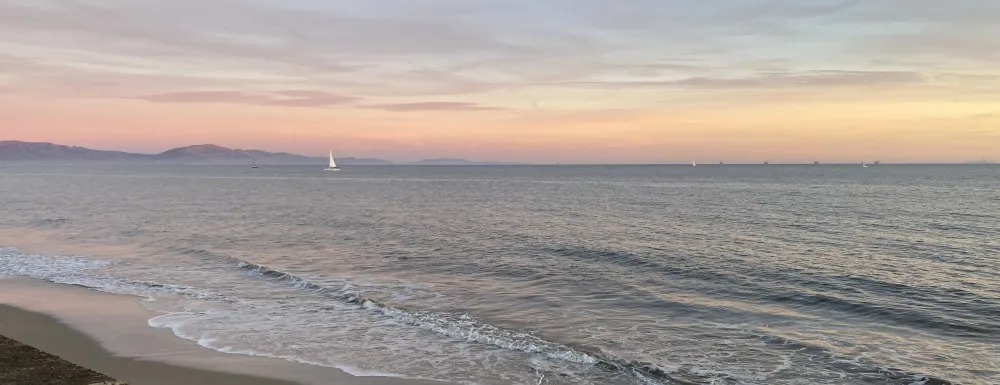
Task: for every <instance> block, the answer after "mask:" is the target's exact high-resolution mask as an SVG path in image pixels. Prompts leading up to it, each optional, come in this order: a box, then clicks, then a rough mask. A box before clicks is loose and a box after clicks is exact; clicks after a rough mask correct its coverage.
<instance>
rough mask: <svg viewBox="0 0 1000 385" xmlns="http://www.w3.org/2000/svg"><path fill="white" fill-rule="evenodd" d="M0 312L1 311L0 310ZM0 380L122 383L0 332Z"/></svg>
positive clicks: (55, 384)
mask: <svg viewBox="0 0 1000 385" xmlns="http://www.w3.org/2000/svg"><path fill="white" fill-rule="evenodd" d="M0 312H3V311H2V310H0ZM0 383H2V384H7V385H18V384H25V385H28V384H31V385H126V384H125V383H123V382H118V381H116V380H115V379H113V378H111V377H108V376H105V375H103V374H100V373H97V372H95V371H93V370H90V369H87V368H84V367H81V366H79V365H76V364H73V363H71V362H69V361H66V360H64V359H62V358H59V357H56V356H53V355H51V354H48V353H45V352H43V351H41V350H38V349H35V348H33V347H31V346H28V345H25V344H22V343H20V342H18V341H15V340H12V339H10V338H7V337H5V336H3V335H0Z"/></svg>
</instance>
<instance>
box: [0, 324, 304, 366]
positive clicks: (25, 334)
mask: <svg viewBox="0 0 1000 385" xmlns="http://www.w3.org/2000/svg"><path fill="white" fill-rule="evenodd" d="M0 334H2V335H4V336H8V337H12V338H16V339H17V340H19V341H23V342H25V343H27V344H30V345H31V346H33V347H36V348H38V349H41V350H43V351H45V352H49V353H51V354H55V355H58V356H60V357H63V358H65V359H67V360H69V361H70V362H73V363H75V364H77V365H80V366H82V367H85V368H90V369H93V370H96V371H99V372H102V373H114V376H115V377H116V378H118V379H121V380H123V381H126V382H128V383H130V384H133V385H144V384H149V385H161V384H162V385H171V384H204V385H209V384H247V385H295V383H294V382H290V381H281V380H277V379H268V378H258V377H251V376H245V375H239V374H230V373H221V372H212V371H206V370H198V369H191V368H185V367H181V366H174V365H169V364H164V363H159V362H153V361H143V360H137V359H131V358H123V357H117V356H115V355H112V354H111V353H110V352H108V351H107V350H105V349H104V348H102V347H101V344H100V343H98V342H97V341H96V340H94V339H93V338H91V337H90V336H87V335H86V334H83V333H80V332H78V331H76V330H73V329H72V328H70V327H69V326H66V325H65V324H63V323H61V322H59V321H57V320H56V319H54V318H52V317H50V316H47V315H45V314H41V313H34V312H30V311H26V310H22V309H19V308H16V307H11V306H6V305H0ZM46 358H47V357H45V356H39V357H36V358H35V359H34V360H33V361H35V362H36V363H39V364H43V363H44V361H45V360H46ZM50 367H51V370H44V369H43V370H36V371H35V372H36V375H35V376H34V378H31V380H32V381H26V382H23V383H24V384H46V383H49V384H94V383H101V382H107V381H111V380H112V379H111V378H110V377H100V376H99V375H96V373H94V374H95V376H92V377H93V378H92V379H93V381H90V380H87V379H85V378H73V377H74V376H82V375H86V374H87V373H85V372H84V373H77V372H83V371H79V370H73V368H72V367H70V366H67V365H65V364H62V363H61V362H56V363H55V364H54V365H51V366H50ZM60 379H62V381H63V382H60ZM47 381H48V382H47ZM87 381H89V382H87ZM3 383H5V384H6V383H8V382H6V381H4V382H3ZM10 383H17V382H14V381H11V382H10Z"/></svg>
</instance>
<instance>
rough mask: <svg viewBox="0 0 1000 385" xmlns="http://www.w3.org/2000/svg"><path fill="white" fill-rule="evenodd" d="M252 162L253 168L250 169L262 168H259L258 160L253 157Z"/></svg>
mask: <svg viewBox="0 0 1000 385" xmlns="http://www.w3.org/2000/svg"><path fill="white" fill-rule="evenodd" d="M250 161H251V162H253V166H251V167H250V168H260V167H257V159H254V158H253V157H251V158H250Z"/></svg>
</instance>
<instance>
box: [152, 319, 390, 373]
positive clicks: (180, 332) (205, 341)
mask: <svg viewBox="0 0 1000 385" xmlns="http://www.w3.org/2000/svg"><path fill="white" fill-rule="evenodd" d="M212 317H213V315H212V314H211V313H210V312H204V313H192V312H176V313H168V314H164V315H161V316H157V317H153V318H150V319H149V321H148V323H149V326H151V327H154V328H163V329H170V330H171V331H173V333H174V335H176V336H177V337H180V338H183V339H186V340H189V341H194V342H196V343H197V344H198V345H199V346H201V347H204V348H208V349H212V350H215V351H218V352H222V353H228V354H241V355H247V356H259V357H268V358H277V359H282V360H285V361H290V362H296V363H300V364H306V365H313V366H322V367H328V368H336V369H340V370H343V371H344V372H345V373H347V374H350V375H352V376H355V377H396V378H407V377H406V376H404V375H402V374H398V373H389V372H382V371H374V370H365V369H361V368H359V367H357V366H353V365H347V364H333V365H331V364H328V363H323V362H317V361H313V360H307V359H303V358H302V357H297V356H292V355H282V354H272V353H268V352H262V351H257V350H252V349H242V348H237V347H233V346H227V345H225V344H224V343H223V342H222V340H221V339H219V338H214V337H209V336H207V335H201V334H197V333H190V332H188V331H187V330H186V329H185V326H187V325H189V324H192V323H195V322H198V321H202V320H206V319H211V318H212Z"/></svg>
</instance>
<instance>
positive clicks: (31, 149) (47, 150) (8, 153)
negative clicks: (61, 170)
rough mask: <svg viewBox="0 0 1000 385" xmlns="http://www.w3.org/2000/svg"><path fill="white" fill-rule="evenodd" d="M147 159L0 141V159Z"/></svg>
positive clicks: (139, 156)
mask: <svg viewBox="0 0 1000 385" xmlns="http://www.w3.org/2000/svg"><path fill="white" fill-rule="evenodd" d="M123 159H124V160H132V161H134V160H148V159H150V155H144V154H132V153H128V152H121V151H100V150H91V149H89V148H83V147H75V146H63V145H58V144H52V143H37V142H20V141H16V140H4V141H0V161H115V160H117V161H121V160H123Z"/></svg>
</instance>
